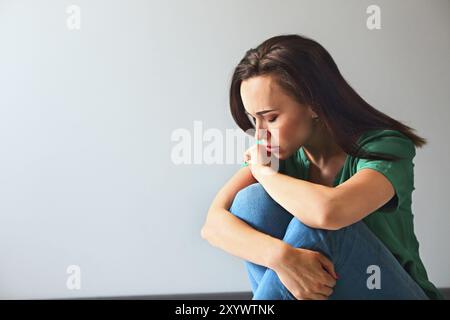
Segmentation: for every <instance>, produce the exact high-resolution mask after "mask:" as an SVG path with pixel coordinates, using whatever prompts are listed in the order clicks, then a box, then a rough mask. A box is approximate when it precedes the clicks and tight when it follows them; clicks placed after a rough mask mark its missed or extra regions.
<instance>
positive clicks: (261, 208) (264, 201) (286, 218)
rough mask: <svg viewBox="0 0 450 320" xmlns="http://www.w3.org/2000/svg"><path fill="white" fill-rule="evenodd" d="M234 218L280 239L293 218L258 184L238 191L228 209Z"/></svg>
mask: <svg viewBox="0 0 450 320" xmlns="http://www.w3.org/2000/svg"><path fill="white" fill-rule="evenodd" d="M229 211H230V212H231V213H232V214H233V215H235V216H236V217H238V218H240V219H242V220H243V221H245V222H246V223H248V224H249V225H251V226H252V227H253V228H255V229H257V230H259V231H262V232H264V233H267V234H269V235H272V236H274V237H277V238H279V239H281V238H282V237H283V236H284V232H285V231H286V228H287V226H288V224H289V222H290V221H291V219H292V218H293V215H291V214H290V213H289V212H287V211H286V210H285V209H284V208H283V207H281V206H280V205H279V204H278V203H277V202H275V201H274V200H273V199H272V198H271V197H270V196H269V194H268V193H267V192H266V190H265V189H264V187H263V186H262V185H261V184H260V183H253V184H251V185H249V186H247V187H245V188H243V189H242V190H240V191H239V192H238V193H237V194H236V196H235V198H234V200H233V203H232V205H231V207H230V209H229Z"/></svg>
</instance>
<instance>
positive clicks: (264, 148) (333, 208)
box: [202, 35, 443, 300]
mask: <svg viewBox="0 0 450 320" xmlns="http://www.w3.org/2000/svg"><path fill="white" fill-rule="evenodd" d="M230 104H231V113H232V115H233V118H234V120H235V121H236V123H237V124H238V126H239V127H240V128H241V129H242V130H244V131H246V132H247V133H248V132H249V130H251V129H256V131H255V132H256V138H257V144H256V145H255V146H253V147H251V148H250V149H249V150H247V151H246V153H245V160H246V161H247V163H248V164H249V165H248V166H245V167H243V168H241V169H240V170H239V171H238V172H237V173H236V174H235V175H234V176H233V177H232V178H231V179H230V180H229V181H228V182H227V183H226V185H225V186H224V187H223V188H222V189H221V190H220V191H219V192H218V194H217V195H216V197H215V198H214V200H213V203H212V204H211V207H210V209H209V211H208V216H207V219H206V222H205V225H204V227H203V228H202V237H203V238H205V239H207V240H208V241H209V242H210V243H211V244H212V245H214V246H216V247H219V248H221V249H223V250H225V251H227V252H229V253H230V254H233V255H235V256H238V257H240V258H242V259H244V260H245V264H246V268H247V272H248V276H249V279H250V283H251V287H252V291H253V299H254V300H258V299H442V298H443V296H442V295H441V293H440V292H439V291H438V290H437V288H436V287H435V286H434V285H433V284H432V283H431V282H430V281H429V280H428V277H427V273H426V270H425V267H424V265H423V263H422V261H421V259H420V256H419V251H418V248H419V243H418V241H417V239H416V236H415V234H414V227H413V214H412V212H411V195H412V191H413V190H414V189H415V188H414V171H413V167H414V163H413V161H412V160H413V158H414V156H415V146H418V147H421V146H422V145H424V144H425V143H426V140H425V139H423V138H421V137H419V136H418V135H416V134H414V133H413V132H412V131H415V130H414V129H412V128H410V127H408V126H406V125H404V124H402V123H401V122H399V121H397V120H394V119H392V118H390V117H389V116H387V115H385V114H383V113H382V112H380V111H378V110H376V109H375V108H373V107H372V106H370V105H369V104H368V103H367V102H366V101H364V100H363V99H362V98H361V97H360V96H359V95H358V94H357V93H356V92H355V91H354V90H353V89H352V88H351V87H350V85H349V84H348V83H347V82H346V81H345V79H344V78H343V77H342V75H341V74H340V72H339V70H338V68H337V66H336V64H335V62H334V61H333V59H332V57H331V56H330V54H329V53H328V52H327V51H326V50H325V49H324V48H323V47H322V46H321V45H320V44H318V43H317V42H315V41H313V40H311V39H308V38H305V37H303V36H299V35H281V36H276V37H273V38H270V39H268V40H266V41H264V42H263V43H262V44H260V45H259V46H258V47H257V48H256V49H251V50H249V51H247V53H246V54H245V56H244V58H243V59H242V60H241V61H240V63H239V64H238V66H237V67H236V68H235V70H234V74H233V78H232V82H231V89H230ZM264 152H267V153H266V155H267V156H268V157H270V161H264V160H263V159H264V158H265V157H264ZM274 159H275V160H278V163H279V168H273V163H274V162H276V161H273V160H274ZM266 160H269V159H267V157H266Z"/></svg>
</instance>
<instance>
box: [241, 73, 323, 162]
mask: <svg viewBox="0 0 450 320" xmlns="http://www.w3.org/2000/svg"><path fill="white" fill-rule="evenodd" d="M241 98H242V102H243V103H244V108H245V110H246V112H247V114H249V117H250V119H252V120H253V123H254V124H255V128H256V130H259V133H260V135H259V137H260V139H261V140H263V142H262V144H263V145H266V146H267V145H270V146H272V147H273V148H272V149H271V150H270V149H269V151H271V153H272V154H273V155H274V156H276V157H278V158H279V159H287V158H288V157H289V156H291V155H292V154H293V153H294V152H296V151H297V150H298V149H299V148H300V147H301V146H302V145H304V144H305V143H306V142H307V141H308V140H309V138H310V136H311V134H312V132H313V130H314V127H315V124H314V123H315V121H314V120H313V119H312V117H316V116H317V114H316V113H315V112H314V111H312V110H311V108H310V107H309V106H304V105H301V104H299V103H297V102H296V101H295V100H294V99H293V98H292V97H291V96H289V95H288V94H287V93H286V92H285V90H284V89H282V88H281V87H280V86H279V85H278V84H277V82H276V80H275V77H273V76H271V75H264V76H256V77H252V78H250V79H247V80H244V81H242V83H241ZM266 111H267V112H266ZM265 133H267V134H265ZM277 147H278V149H277Z"/></svg>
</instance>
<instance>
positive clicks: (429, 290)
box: [280, 130, 444, 299]
mask: <svg viewBox="0 0 450 320" xmlns="http://www.w3.org/2000/svg"><path fill="white" fill-rule="evenodd" d="M358 145H362V148H363V149H365V150H366V151H371V152H380V153H384V154H392V155H396V156H400V157H402V158H403V157H405V159H401V160H397V161H387V160H368V159H364V158H355V157H352V156H350V155H348V156H347V158H346V160H345V163H344V166H343V167H342V168H341V169H340V171H339V172H338V174H337V175H336V178H335V180H334V183H333V186H334V187H335V186H337V185H339V184H341V183H343V182H344V181H346V180H347V179H349V178H350V177H351V176H353V175H354V174H355V173H356V172H357V171H359V170H361V169H363V168H371V169H374V170H376V171H378V172H380V173H382V174H383V175H384V176H386V178H388V179H389V181H390V182H391V183H392V186H393V187H394V189H395V196H394V197H393V198H392V199H391V200H390V201H389V202H387V203H386V204H385V205H383V206H382V207H381V208H379V209H378V210H376V211H374V212H372V213H370V214H369V215H368V216H366V217H365V218H364V219H363V221H364V222H365V223H366V225H367V226H368V227H369V229H370V230H371V231H372V232H373V233H374V234H375V235H376V236H377V237H378V239H380V240H381V241H382V242H383V243H384V245H385V246H386V247H387V248H388V249H389V250H390V251H391V253H392V254H393V255H394V256H395V258H397V260H398V261H399V263H400V264H401V265H402V266H403V268H404V269H405V270H406V271H407V272H408V274H409V275H410V276H411V277H412V278H413V279H414V280H415V281H416V282H417V283H418V284H419V286H420V287H421V288H422V289H423V290H424V292H425V294H426V295H427V296H428V297H429V298H430V299H444V298H443V296H442V294H441V293H440V291H439V290H438V289H437V288H436V287H435V286H434V285H433V284H432V283H431V282H430V281H429V280H428V276H427V273H426V271H425V267H424V265H423V263H422V261H421V259H420V256H419V242H418V241H417V238H416V236H415V234H414V225H413V219H414V216H413V214H412V212H411V196H412V192H413V190H414V189H415V188H414V170H413V168H414V163H413V158H414V156H415V155H416V150H415V145H414V143H413V142H412V141H411V140H410V139H409V138H408V137H407V136H405V135H403V134H402V133H401V132H399V131H396V130H369V131H366V132H365V133H364V134H362V135H361V136H360V138H359V139H358ZM308 169H309V160H308V158H307V157H306V155H305V152H304V150H303V147H301V148H300V149H299V150H298V151H297V152H295V153H294V154H293V155H292V156H290V157H289V158H288V159H285V160H281V161H280V173H284V174H287V175H289V176H292V177H296V178H298V179H302V180H308V171H309V170H308Z"/></svg>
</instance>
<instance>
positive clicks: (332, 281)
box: [322, 272, 336, 288]
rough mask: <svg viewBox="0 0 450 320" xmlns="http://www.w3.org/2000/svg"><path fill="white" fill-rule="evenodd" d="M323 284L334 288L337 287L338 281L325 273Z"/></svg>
mask: <svg viewBox="0 0 450 320" xmlns="http://www.w3.org/2000/svg"><path fill="white" fill-rule="evenodd" d="M322 284H323V285H325V286H327V287H330V288H333V287H334V286H335V285H336V279H334V278H333V277H332V276H331V275H330V274H329V273H328V272H324V273H323V279H322Z"/></svg>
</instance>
